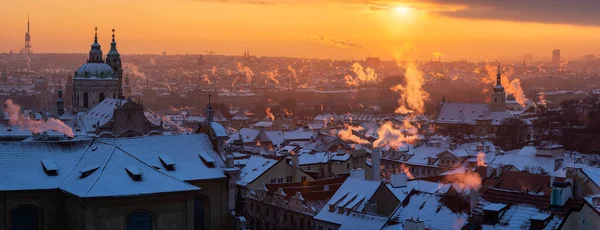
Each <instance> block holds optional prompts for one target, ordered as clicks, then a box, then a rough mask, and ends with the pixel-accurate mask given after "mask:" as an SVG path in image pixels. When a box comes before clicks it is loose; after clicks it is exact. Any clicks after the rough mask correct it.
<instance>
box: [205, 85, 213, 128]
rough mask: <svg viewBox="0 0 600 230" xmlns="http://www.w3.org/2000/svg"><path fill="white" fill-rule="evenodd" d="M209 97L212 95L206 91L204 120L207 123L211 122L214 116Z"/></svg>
mask: <svg viewBox="0 0 600 230" xmlns="http://www.w3.org/2000/svg"><path fill="white" fill-rule="evenodd" d="M211 97H212V94H211V93H210V92H208V105H207V106H206V122H208V123H210V122H213V116H214V110H213V107H212V104H211V103H210V102H211V101H210V98H211Z"/></svg>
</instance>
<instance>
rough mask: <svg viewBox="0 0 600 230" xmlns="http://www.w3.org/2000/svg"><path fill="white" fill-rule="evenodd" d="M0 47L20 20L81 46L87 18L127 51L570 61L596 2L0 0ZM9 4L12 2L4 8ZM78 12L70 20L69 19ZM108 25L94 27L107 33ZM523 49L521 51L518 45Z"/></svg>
mask: <svg viewBox="0 0 600 230" xmlns="http://www.w3.org/2000/svg"><path fill="white" fill-rule="evenodd" d="M0 8H1V9H3V11H2V14H1V16H0V19H1V20H2V21H3V23H2V24H1V25H0V30H2V31H3V36H2V37H1V38H0V50H1V51H3V52H8V50H10V49H16V48H17V47H19V45H20V43H21V40H22V35H21V33H22V31H23V29H24V26H23V23H22V22H23V20H24V19H26V15H27V14H30V15H31V20H32V21H33V22H35V24H34V27H33V30H34V31H35V33H34V34H35V37H36V38H44V39H43V40H38V41H37V43H36V46H35V48H36V51H37V52H44V53H50V52H52V53H71V52H77V53H79V52H82V51H81V50H80V49H77V48H75V47H81V46H84V45H86V44H87V40H86V39H85V38H87V37H89V34H90V33H91V31H90V25H93V26H98V27H99V28H104V29H111V28H116V29H117V30H118V31H119V33H120V34H121V36H122V37H121V40H120V44H122V45H123V48H122V52H123V53H138V54H159V53H162V52H168V53H172V54H175V53H179V54H184V53H200V52H201V51H204V50H213V51H214V52H216V53H219V54H226V55H232V54H237V53H239V51H238V50H243V49H249V50H253V51H255V52H254V53H255V54H256V55H259V56H290V57H310V58H336V59H360V58H361V57H364V56H379V57H381V58H384V59H393V58H394V47H399V46H402V45H404V44H407V43H409V44H413V45H414V46H415V47H416V50H415V54H414V55H413V56H414V57H412V58H414V59H420V60H428V59H429V58H430V57H431V54H432V52H440V53H443V54H444V55H445V57H444V60H447V61H453V60H460V59H462V58H466V59H467V60H473V61H481V60H486V59H487V60H496V59H499V60H504V61H519V60H520V54H519V53H531V54H534V55H535V56H537V57H545V58H546V56H548V50H552V49H555V48H561V49H562V50H563V57H565V58H569V59H573V58H580V57H582V56H583V55H585V54H588V52H589V51H590V50H594V49H598V48H600V45H599V44H598V42H597V40H598V39H600V29H599V28H598V27H597V25H598V24H599V23H600V22H599V21H598V19H596V17H595V14H596V11H595V9H598V3H595V2H592V1H585V0H580V1H575V2H573V1H568V2H565V1H559V0H553V1H549V2H548V1H483V2H482V1H469V0H453V1H436V0H429V1H428V0H423V1H419V0H410V1H400V0H380V1H377V0H351V1H341V0H328V1H313V0H309V1H299V0H260V1H254V0H233V1H218V0H204V1H203V0H175V1H171V0H169V1H167V0H152V1H141V0H133V1H126V2H122V1H116V0H107V1H95V2H86V1H77V0H61V1H58V2H55V1H41V0H28V1H2V2H0ZM9 9H10V10H9ZM74 19H76V20H74ZM109 36H110V34H109V33H107V32H104V33H102V32H101V33H100V34H99V37H100V38H101V39H108V38H109ZM517 51H520V52H517Z"/></svg>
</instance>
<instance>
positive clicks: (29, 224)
mask: <svg viewBox="0 0 600 230" xmlns="http://www.w3.org/2000/svg"><path fill="white" fill-rule="evenodd" d="M10 223H11V229H13V230H19V229H31V230H35V229H40V227H41V226H40V224H39V223H40V214H39V212H38V209H36V208H34V207H31V206H20V207H17V208H13V209H12V210H11V211H10Z"/></svg>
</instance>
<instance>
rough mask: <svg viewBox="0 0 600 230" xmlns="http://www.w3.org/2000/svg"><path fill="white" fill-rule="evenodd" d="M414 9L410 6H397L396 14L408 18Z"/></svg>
mask: <svg viewBox="0 0 600 230" xmlns="http://www.w3.org/2000/svg"><path fill="white" fill-rule="evenodd" d="M413 10H414V9H413V8H410V7H408V6H396V7H394V12H395V13H396V14H398V15H402V16H406V15H409V14H410V13H411V12H412V11H413Z"/></svg>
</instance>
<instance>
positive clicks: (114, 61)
mask: <svg viewBox="0 0 600 230" xmlns="http://www.w3.org/2000/svg"><path fill="white" fill-rule="evenodd" d="M112 32H113V34H112V42H111V43H110V51H108V54H106V64H108V65H109V66H110V67H111V68H112V70H113V72H114V73H115V76H116V77H117V79H118V84H117V90H118V92H117V98H119V99H120V98H123V97H124V96H125V95H123V68H122V67H121V55H120V54H119V51H117V42H115V29H113V30H112Z"/></svg>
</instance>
